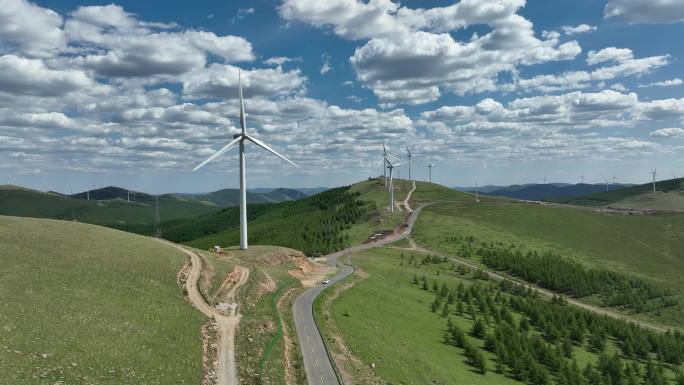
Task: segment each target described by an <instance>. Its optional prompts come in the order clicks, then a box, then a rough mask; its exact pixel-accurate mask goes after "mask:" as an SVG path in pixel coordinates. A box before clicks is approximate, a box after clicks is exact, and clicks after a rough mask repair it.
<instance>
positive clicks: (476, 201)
mask: <svg viewBox="0 0 684 385" xmlns="http://www.w3.org/2000/svg"><path fill="white" fill-rule="evenodd" d="M475 203H480V193H479V192H478V191H477V181H475Z"/></svg>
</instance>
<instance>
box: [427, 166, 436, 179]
mask: <svg viewBox="0 0 684 385" xmlns="http://www.w3.org/2000/svg"><path fill="white" fill-rule="evenodd" d="M434 166H435V164H434V163H432V162H428V175H429V180H430V183H432V168H433V167H434Z"/></svg>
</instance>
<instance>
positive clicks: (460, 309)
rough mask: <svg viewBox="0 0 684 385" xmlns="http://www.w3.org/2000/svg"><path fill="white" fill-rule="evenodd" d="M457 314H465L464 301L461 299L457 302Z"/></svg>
mask: <svg viewBox="0 0 684 385" xmlns="http://www.w3.org/2000/svg"><path fill="white" fill-rule="evenodd" d="M456 314H458V315H460V316H462V315H463V302H462V301H461V300H460V299H459V300H458V302H456Z"/></svg>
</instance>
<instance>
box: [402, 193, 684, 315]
mask: <svg viewBox="0 0 684 385" xmlns="http://www.w3.org/2000/svg"><path fill="white" fill-rule="evenodd" d="M457 194H462V193H457ZM414 195H415V196H416V197H421V196H422V197H423V198H422V199H424V200H433V201H440V200H441V201H444V200H446V199H444V198H445V196H439V197H438V196H437V195H435V193H434V192H420V189H419V190H418V192H417V193H416V194H414ZM449 200H453V201H454V202H451V203H440V204H435V205H432V206H429V207H426V208H425V209H424V210H423V212H422V213H421V215H420V217H419V218H418V221H417V222H416V225H415V227H414V233H413V236H412V238H413V239H414V240H415V241H416V242H418V244H420V245H422V246H424V247H426V248H428V249H431V250H434V251H436V252H441V253H446V254H448V255H453V256H459V257H463V258H467V259H470V260H472V262H473V263H480V258H479V256H478V254H477V251H478V249H479V248H480V247H483V246H482V245H487V247H489V246H490V245H500V246H501V247H504V246H505V247H506V248H508V247H512V248H513V249H514V250H521V251H522V252H523V253H524V252H527V251H537V252H539V253H546V252H552V253H554V254H559V255H561V256H564V257H566V258H569V259H571V260H574V261H579V262H580V263H582V264H583V265H584V266H589V267H594V268H599V269H607V270H611V271H618V272H624V273H626V274H629V275H630V276H634V277H640V278H643V279H645V280H647V281H649V282H654V283H656V284H658V285H660V286H663V287H670V288H672V289H673V290H675V294H676V297H677V298H679V302H682V300H683V299H684V283H682V282H683V281H682V280H681V279H680V278H679V277H681V276H682V275H683V274H684V263H683V262H684V233H683V232H681V231H677V230H676V229H681V228H684V215H683V214H676V213H671V214H659V215H624V214H606V213H598V212H595V211H592V210H587V209H581V208H571V207H562V206H552V205H537V204H529V203H521V202H517V201H513V200H507V199H497V198H491V197H481V203H480V204H476V203H475V202H474V200H473V199H472V196H464V195H463V194H462V195H461V198H460V199H459V197H458V196H457V195H452V196H451V198H449ZM497 247H498V246H497ZM586 300H587V301H589V302H595V301H598V299H597V298H586ZM638 316H639V317H642V318H644V319H647V320H655V321H657V322H661V323H664V324H666V325H677V326H684V307H683V306H682V305H677V306H675V307H666V308H660V309H657V310H653V311H650V312H646V313H642V314H639V315H638Z"/></svg>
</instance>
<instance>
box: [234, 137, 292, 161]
mask: <svg viewBox="0 0 684 385" xmlns="http://www.w3.org/2000/svg"><path fill="white" fill-rule="evenodd" d="M245 137H246V138H247V139H249V140H250V141H251V142H252V143H254V144H256V145H257V146H259V147H261V148H263V149H264V150H266V151H268V152H270V153H271V154H273V155H275V156H277V157H278V158H280V159H282V160H284V161H286V162H287V163H289V164H291V165H293V166H295V167H299V166H297V165H296V164H295V163H294V162H293V161H291V160H289V159H287V158H286V157H284V156H282V155H280V154H278V153H277V152H276V151H275V150H274V149H272V148H271V147H269V146H268V145H267V144H266V143H264V142H262V141H260V140H259V139H255V138H252V137H251V136H248V135H245Z"/></svg>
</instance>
